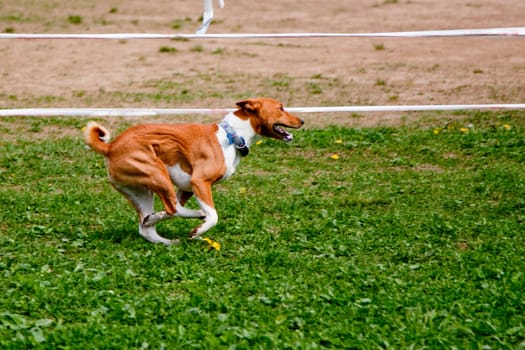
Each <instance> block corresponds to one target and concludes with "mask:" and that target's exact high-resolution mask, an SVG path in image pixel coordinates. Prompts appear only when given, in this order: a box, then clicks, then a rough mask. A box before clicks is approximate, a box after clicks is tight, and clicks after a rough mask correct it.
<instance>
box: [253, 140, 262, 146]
mask: <svg viewBox="0 0 525 350" xmlns="http://www.w3.org/2000/svg"><path fill="white" fill-rule="evenodd" d="M262 143H263V141H262V140H259V141H257V142H256V143H255V145H257V146H259V145H261V144H262Z"/></svg>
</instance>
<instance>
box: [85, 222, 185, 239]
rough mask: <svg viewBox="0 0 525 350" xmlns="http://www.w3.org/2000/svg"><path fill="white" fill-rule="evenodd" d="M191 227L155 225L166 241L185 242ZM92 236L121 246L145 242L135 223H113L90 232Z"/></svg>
mask: <svg viewBox="0 0 525 350" xmlns="http://www.w3.org/2000/svg"><path fill="white" fill-rule="evenodd" d="M190 229H191V226H188V225H184V224H177V223H175V222H166V223H160V224H158V225H157V230H158V233H159V235H161V236H162V237H164V238H167V239H179V240H181V241H183V240H185V239H187V238H188V236H189V232H190ZM92 236H93V237H95V238H97V239H100V240H102V241H105V242H111V243H115V244H121V243H124V242H132V241H145V238H144V237H142V236H141V235H140V234H139V230H138V223H136V222H131V221H130V222H115V223H114V224H108V225H104V226H103V227H100V228H99V229H97V230H94V231H93V232H92Z"/></svg>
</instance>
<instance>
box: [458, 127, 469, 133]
mask: <svg viewBox="0 0 525 350" xmlns="http://www.w3.org/2000/svg"><path fill="white" fill-rule="evenodd" d="M459 131H461V132H462V133H464V134H467V133H468V128H460V129H459Z"/></svg>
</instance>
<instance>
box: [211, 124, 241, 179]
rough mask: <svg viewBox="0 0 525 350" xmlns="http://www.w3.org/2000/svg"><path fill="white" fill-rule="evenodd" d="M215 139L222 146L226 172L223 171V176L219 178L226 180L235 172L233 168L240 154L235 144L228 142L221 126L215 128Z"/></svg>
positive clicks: (237, 162)
mask: <svg viewBox="0 0 525 350" xmlns="http://www.w3.org/2000/svg"><path fill="white" fill-rule="evenodd" d="M216 135H217V140H218V141H219V144H220V145H221V148H222V154H223V156H224V165H226V172H225V173H224V176H223V177H222V179H221V180H226V179H227V178H229V177H230V176H232V175H233V173H234V172H235V168H236V167H237V165H238V164H239V161H240V160H241V159H240V156H239V153H238V152H237V150H236V149H235V146H234V145H233V144H230V142H229V140H228V136H227V135H226V131H224V129H223V128H220V127H219V130H217V134H216Z"/></svg>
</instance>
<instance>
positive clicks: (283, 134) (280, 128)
mask: <svg viewBox="0 0 525 350" xmlns="http://www.w3.org/2000/svg"><path fill="white" fill-rule="evenodd" d="M285 126H286V125H282V124H275V125H274V126H273V131H275V133H276V134H277V135H279V137H280V138H281V140H283V141H285V142H290V141H292V140H293V135H292V134H291V133H289V132H288V131H286V130H284V127H285Z"/></svg>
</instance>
